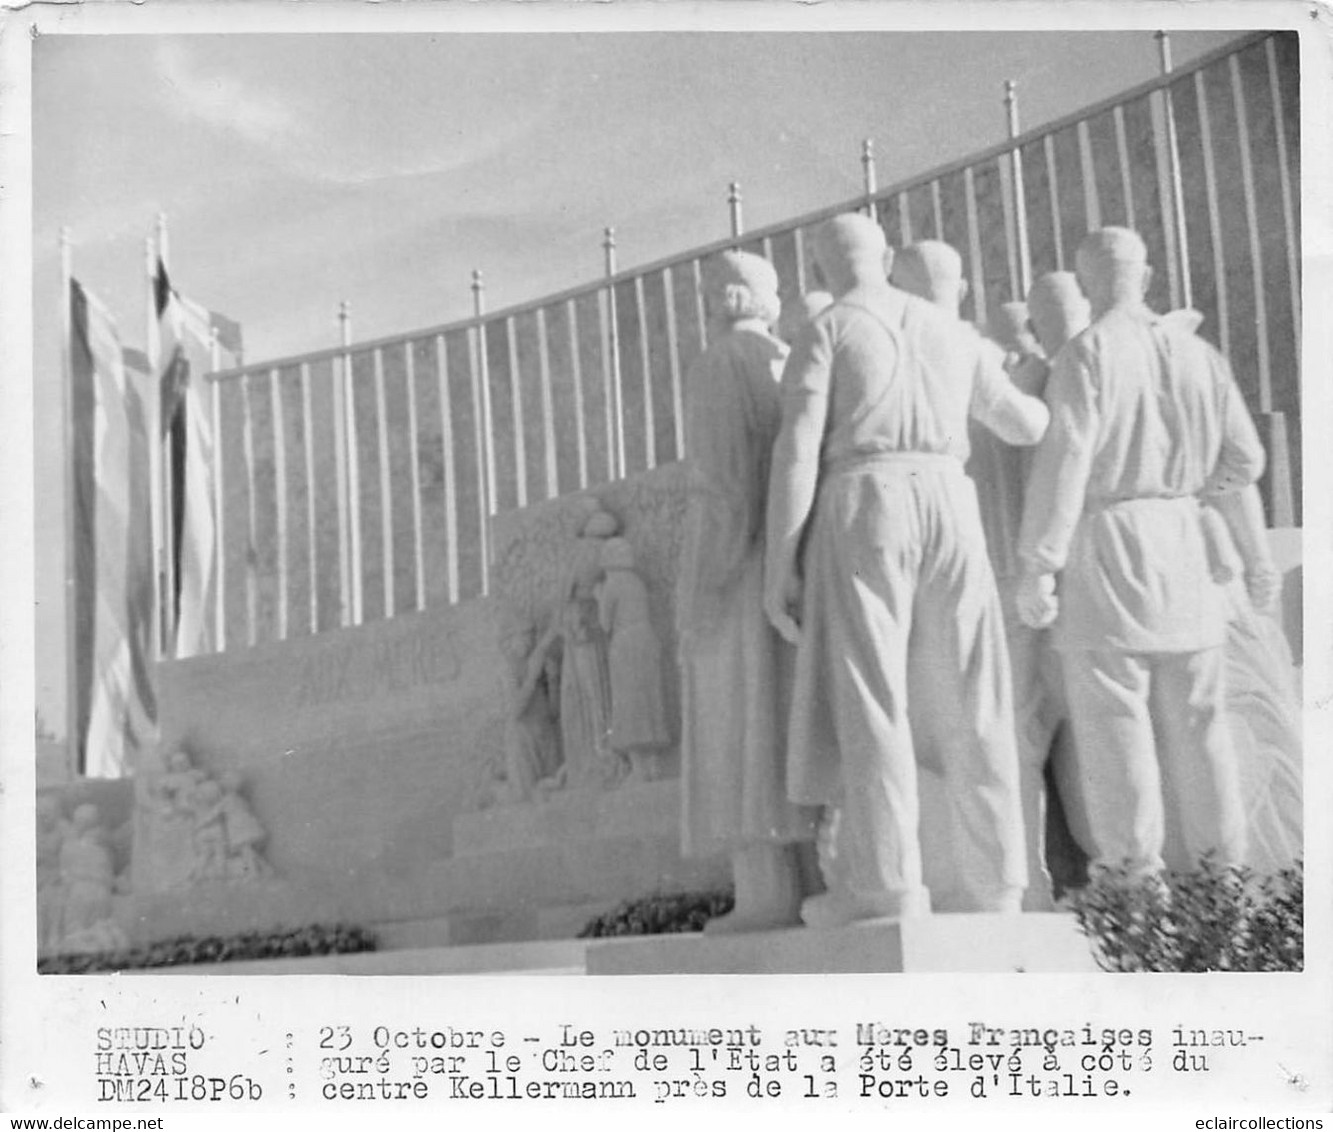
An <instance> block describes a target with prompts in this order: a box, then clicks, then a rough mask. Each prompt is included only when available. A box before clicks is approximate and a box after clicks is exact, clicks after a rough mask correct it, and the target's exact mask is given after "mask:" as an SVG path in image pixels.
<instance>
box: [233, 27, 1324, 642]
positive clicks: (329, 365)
mask: <svg viewBox="0 0 1333 1132" xmlns="http://www.w3.org/2000/svg"><path fill="white" fill-rule="evenodd" d="M1297 52H1298V45H1297V42H1296V37H1295V35H1294V34H1292V33H1277V34H1267V33H1262V34H1259V35H1255V36H1250V37H1247V38H1245V39H1243V40H1240V41H1238V42H1237V43H1233V44H1230V45H1228V46H1227V47H1226V48H1225V49H1223V50H1221V51H1218V52H1214V53H1212V54H1210V55H1207V56H1204V57H1202V58H1200V59H1198V60H1195V61H1194V62H1192V63H1191V64H1190V65H1189V66H1188V67H1184V68H1181V69H1177V70H1171V69H1170V60H1169V54H1168V51H1167V45H1166V43H1165V41H1164V42H1163V67H1164V73H1163V74H1162V75H1161V76H1160V77H1159V78H1157V79H1154V80H1152V81H1150V82H1147V83H1144V84H1142V85H1140V86H1138V87H1135V88H1133V89H1132V90H1129V91H1126V92H1124V93H1122V94H1120V95H1117V96H1116V97H1114V98H1112V99H1108V100H1106V101H1104V102H1102V103H1099V104H1097V105H1095V106H1093V107H1090V108H1088V109H1085V110H1082V111H1079V112H1078V113H1076V114H1071V115H1069V116H1068V117H1065V118H1062V119H1060V120H1058V121H1056V122H1053V123H1049V124H1047V125H1044V126H1042V127H1040V128H1038V129H1034V130H1029V131H1027V132H1019V130H1018V123H1017V105H1016V92H1015V90H1014V88H1013V87H1012V85H1010V86H1009V88H1008V89H1007V90H1006V104H1007V109H1008V112H1009V124H1010V129H1009V136H1008V137H1007V138H1006V139H1005V140H1004V141H1002V142H1000V143H998V144H996V145H994V146H992V147H990V148H988V149H986V150H984V151H982V152H981V153H977V154H973V155H970V156H968V157H967V158H965V159H962V160H959V161H955V162H951V163H950V164H947V165H944V166H941V167H939V168H937V169H934V170H931V171H930V172H928V173H925V174H923V175H921V176H917V177H913V178H910V179H908V180H905V181H901V182H899V183H897V184H894V185H891V186H889V187H887V188H884V189H879V188H878V187H877V185H876V173H875V167H874V155H873V150H872V149H871V147H870V146H869V144H867V146H866V148H865V150H864V151H863V153H862V163H863V165H864V167H865V184H866V190H865V192H864V193H863V194H862V195H860V196H858V197H856V198H853V199H852V200H849V201H844V202H840V203H838V204H836V205H833V206H831V207H829V208H826V209H821V210H820V211H818V212H815V213H811V214H808V215H805V216H802V217H799V218H797V219H795V220H792V221H787V222H784V223H781V224H775V225H770V226H768V227H766V228H762V229H758V230H755V231H750V232H742V230H741V228H742V221H741V200H740V190H739V186H737V185H734V184H733V185H732V186H731V187H730V192H729V205H730V216H731V229H732V231H731V234H730V235H729V236H727V237H725V238H723V239H721V240H718V241H715V242H714V243H712V244H708V245H705V246H703V247H699V248H695V249H693V250H691V251H688V252H685V253H683V254H681V255H677V256H672V257H670V258H668V259H663V260H659V261H657V262H655V263H651V264H649V265H647V266H645V267H637V268H632V269H629V270H619V269H618V268H617V265H616V261H615V240H614V233H613V232H612V231H611V230H610V229H608V230H607V231H606V233H605V238H604V245H603V246H604V250H605V256H606V274H605V276H604V278H602V279H600V280H597V281H594V282H591V283H589V284H587V285H585V286H581V287H576V288H573V289H570V290H568V291H564V292H561V293H559V294H556V295H551V296H547V297H544V298H541V299H538V300H536V301H533V302H530V303H523V304H520V305H517V306H512V307H508V308H505V309H503V310H499V311H495V312H491V313H488V312H485V311H484V309H483V302H482V298H483V291H482V286H481V280H480V275H479V273H477V274H475V275H474V281H473V291H474V296H475V299H476V304H475V313H474V315H473V317H471V318H468V319H464V320H461V321H458V322H454V323H449V324H446V325H442V326H437V327H432V328H428V329H426V330H421V331H416V332H413V333H410V334H402V335H394V336H391V337H386V338H380V339H376V340H373V341H368V342H360V343H355V344H353V343H351V341H350V333H349V329H348V328H349V324H348V322H347V320H346V317H345V314H346V312H345V311H344V319H343V328H344V337H343V343H342V344H341V345H339V346H337V347H333V348H330V349H326V350H319V351H315V352H313V353H309V354H303V355H298V356H293V357H287V358H281V359H278V360H276V361H270V362H265V363H260V364H257V365H250V366H246V367H244V368H241V369H235V370H229V371H224V372H221V373H217V374H214V375H211V377H212V380H213V381H215V382H216V383H217V386H218V395H217V397H216V399H215V405H216V409H217V422H216V435H217V447H218V451H219V462H218V469H217V471H218V475H219V477H220V487H219V491H218V498H219V500H220V502H221V508H220V523H221V527H222V529H221V531H220V532H219V539H218V545H219V547H220V555H221V560H220V562H219V567H220V576H221V579H222V584H221V585H219V587H218V629H219V633H218V637H219V641H223V642H225V647H228V648H234V647H239V646H241V645H242V644H255V643H258V642H261V641H266V640H273V639H283V638H286V637H289V636H293V635H300V634H306V633H312V632H319V631H322V630H325V629H329V628H334V627H337V626H344V625H354V624H360V623H362V622H364V621H371V620H375V619H378V618H382V617H391V616H394V615H396V614H400V613H404V612H410V611H413V610H419V609H424V608H428V607H433V606H436V605H438V604H441V603H451V602H457V601H461V600H465V599H467V598H470V597H474V596H477V595H480V594H484V593H485V592H486V589H487V557H488V542H487V540H488V534H489V519H490V517H491V516H493V515H495V514H498V513H501V512H504V511H508V510H510V509H513V508H521V507H524V506H528V505H530V504H533V503H536V502H538V501H540V500H544V499H550V498H553V497H555V496H558V495H562V494H566V493H569V492H574V491H580V490H583V489H586V488H588V487H592V486H595V485H597V484H600V483H605V482H608V481H611V480H615V479H619V478H622V477H624V476H627V475H632V474H635V473H637V472H640V471H643V470H645V469H648V468H651V467H654V466H656V465H658V464H662V463H666V462H669V461H672V460H675V459H678V458H679V457H680V456H681V455H682V452H683V433H682V428H683V402H684V386H685V375H686V373H687V371H688V369H689V366H690V364H691V362H692V361H693V360H694V358H695V357H696V356H697V355H698V354H699V353H700V351H702V349H703V348H704V347H705V345H706V342H707V333H706V327H705V321H704V312H703V304H702V298H701V291H700V272H701V265H702V264H703V262H704V261H705V260H706V259H707V258H708V257H709V256H710V255H712V254H714V253H716V252H717V251H720V250H722V249H725V248H729V247H737V246H739V247H743V248H745V249H747V250H752V251H755V252H758V253H759V254H762V255H764V256H766V257H767V258H768V259H770V260H771V261H772V262H773V264H774V266H775V267H776V268H777V271H778V275H779V277H780V279H781V281H782V286H783V288H784V291H787V292H792V291H804V290H807V289H809V288H810V287H811V286H812V282H811V279H810V259H809V253H808V248H809V236H810V233H811V232H812V230H813V229H814V228H815V227H816V226H817V225H818V224H819V223H821V222H822V221H823V220H825V219H826V218H828V217H829V216H832V215H836V214H837V213H839V212H844V211H848V210H853V209H860V210H869V211H872V212H873V214H874V215H875V216H876V218H877V219H878V220H879V222H880V223H881V224H882V225H883V227H884V228H885V230H886V232H887V233H888V236H889V240H890V242H891V243H893V244H898V245H901V244H905V243H910V242H911V241H913V240H917V239H922V238H937V239H943V240H946V241H948V242H949V243H951V244H953V245H954V246H955V247H957V248H958V249H959V250H960V251H961V252H962V254H963V257H964V260H965V263H966V270H967V272H968V278H969V282H970V295H969V297H968V299H967V302H966V306H965V310H964V314H965V315H966V316H967V317H968V318H970V319H973V320H975V321H977V322H979V323H982V324H984V323H985V322H986V321H987V319H988V316H989V315H990V314H991V313H992V312H993V311H994V310H995V308H996V307H997V305H998V304H1000V303H1002V302H1006V301H1008V300H1010V299H1015V298H1021V297H1022V296H1023V295H1024V293H1025V291H1026V287H1027V284H1028V282H1029V281H1030V279H1032V278H1033V277H1035V276H1036V275H1039V274H1041V273H1042V272H1044V271H1049V270H1055V269H1068V268H1071V267H1072V260H1073V253H1074V249H1075V247H1076V246H1077V244H1078V241H1079V240H1080V239H1081V237H1082V236H1083V235H1084V234H1085V233H1086V232H1087V231H1088V230H1089V229H1092V228H1096V227H1100V226H1102V225H1106V224H1123V225H1127V226H1129V227H1133V228H1136V229H1137V230H1138V231H1139V232H1140V233H1142V235H1143V237H1144V239H1145V240H1146V242H1147V244H1148V248H1149V252H1150V257H1151V259H1152V262H1153V263H1154V264H1155V265H1157V266H1158V270H1157V271H1156V273H1155V276H1154V280H1153V284H1152V289H1151V292H1150V295H1149V299H1150V302H1151V303H1152V305H1154V306H1155V307H1157V308H1158V309H1167V308H1168V307H1175V306H1181V305H1186V304H1192V305H1193V306H1195V307H1196V308H1197V309H1199V310H1201V311H1202V312H1203V314H1204V315H1205V324H1204V328H1203V333H1204V334H1205V335H1208V336H1210V337H1211V338H1212V339H1213V340H1214V341H1215V342H1216V343H1217V344H1218V345H1219V346H1220V347H1221V348H1222V349H1223V350H1225V351H1226V352H1227V353H1228V355H1229V356H1230V358H1231V361H1232V364H1233V368H1234V369H1235V371H1236V374H1237V378H1238V380H1239V381H1240V383H1241V386H1242V388H1243V390H1244V392H1245V395H1246V397H1247V400H1248V402H1249V405H1250V408H1251V411H1252V412H1253V413H1254V415H1255V417H1256V420H1257V421H1258V422H1259V424H1260V427H1261V431H1262V432H1263V434H1264V436H1265V439H1266V441H1267V443H1268V445H1269V452H1270V464H1271V467H1270V471H1269V473H1268V475H1267V477H1266V479H1265V482H1264V484H1263V488H1264V493H1265V501H1266V504H1267V506H1268V508H1269V519H1270V522H1272V523H1273V524H1274V525H1291V524H1293V523H1298V522H1299V464H1300V459H1299V431H1298V430H1299V406H1300V387H1299V367H1298V344H1299V321H1300V302H1299V299H1300V252H1299V249H1300V242H1299V193H1298V186H1299V165H1298V144H1299V128H1298V127H1299V118H1298V82H1297ZM219 647H222V646H221V645H220V646H219Z"/></svg>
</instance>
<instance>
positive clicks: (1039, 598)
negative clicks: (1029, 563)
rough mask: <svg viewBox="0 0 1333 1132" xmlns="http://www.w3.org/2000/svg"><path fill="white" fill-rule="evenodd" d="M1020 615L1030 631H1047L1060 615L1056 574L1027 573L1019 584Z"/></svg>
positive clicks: (1018, 601) (1018, 603) (1018, 602)
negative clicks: (1056, 594) (1056, 592)
mask: <svg viewBox="0 0 1333 1132" xmlns="http://www.w3.org/2000/svg"><path fill="white" fill-rule="evenodd" d="M1016 601H1017V605H1018V615H1019V617H1021V618H1022V619H1023V624H1024V625H1026V626H1028V628H1030V629H1046V628H1048V627H1049V626H1050V625H1051V624H1052V623H1053V622H1054V621H1055V619H1056V617H1057V616H1058V615H1059V613H1060V599H1059V598H1058V597H1056V596H1055V575H1054V574H1029V573H1025V574H1024V575H1023V577H1022V579H1021V580H1020V581H1019V583H1018V595H1017V598H1016Z"/></svg>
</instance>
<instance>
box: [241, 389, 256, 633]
mask: <svg viewBox="0 0 1333 1132" xmlns="http://www.w3.org/2000/svg"><path fill="white" fill-rule="evenodd" d="M253 378H254V374H253V373H246V374H245V375H244V376H243V377H242V378H241V414H242V417H241V421H242V423H241V449H242V454H243V456H244V458H245V486H246V509H247V512H248V513H247V515H246V520H247V524H248V526H249V530H248V531H247V535H248V545H247V546H246V552H245V620H246V627H245V639H246V644H247V645H249V646H250V647H251V648H253V647H254V645H255V643H256V641H257V640H258V631H259V547H258V545H257V543H258V542H259V509H258V507H257V506H256V504H255V422H254V409H253V406H252V404H251V390H250V386H251V382H252V380H253Z"/></svg>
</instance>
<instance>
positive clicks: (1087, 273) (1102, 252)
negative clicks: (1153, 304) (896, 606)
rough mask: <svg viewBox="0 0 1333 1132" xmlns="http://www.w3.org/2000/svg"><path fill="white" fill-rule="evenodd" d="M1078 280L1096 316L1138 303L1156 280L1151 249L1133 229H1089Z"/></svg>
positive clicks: (1081, 249) (1077, 260) (1081, 251)
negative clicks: (1150, 261)
mask: <svg viewBox="0 0 1333 1132" xmlns="http://www.w3.org/2000/svg"><path fill="white" fill-rule="evenodd" d="M1075 264H1076V267H1077V274H1078V283H1079V286H1080V287H1081V288H1082V289H1083V293H1084V294H1085V295H1087V296H1088V302H1089V304H1090V305H1091V307H1092V316H1093V317H1094V318H1099V317H1100V316H1101V315H1103V314H1105V313H1106V312H1107V311H1108V310H1110V309H1111V308H1112V307H1117V306H1137V305H1139V304H1141V303H1142V302H1143V296H1144V295H1146V294H1147V292H1148V284H1149V283H1150V282H1151V281H1152V268H1151V267H1149V266H1148V249H1147V248H1146V247H1145V246H1144V243H1143V239H1142V238H1141V237H1140V236H1139V234H1138V233H1137V232H1135V231H1134V230H1133V229H1131V228H1116V227H1110V228H1099V229H1097V231H1095V232H1089V233H1088V234H1087V235H1086V236H1085V237H1084V238H1083V242H1082V243H1081V244H1079V246H1078V254H1077V256H1076V257H1075Z"/></svg>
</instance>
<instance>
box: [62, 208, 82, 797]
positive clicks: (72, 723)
mask: <svg viewBox="0 0 1333 1132" xmlns="http://www.w3.org/2000/svg"><path fill="white" fill-rule="evenodd" d="M73 289H74V248H73V241H72V237H71V235H70V231H69V229H68V228H61V229H60V325H61V336H60V368H61V372H62V373H63V374H64V381H63V382H62V390H63V394H64V396H63V409H64V421H63V425H64V432H65V765H66V769H67V770H68V771H69V777H70V778H74V777H75V776H77V775H78V774H79V773H80V771H82V770H83V766H84V759H83V736H82V735H80V734H79V687H78V680H79V661H78V640H79V627H78V624H77V621H76V617H77V614H78V610H77V608H76V594H75V584H74V582H75V576H76V566H75V555H76V553H77V548H76V547H75V545H74V543H75V532H76V530H77V521H76V519H75V515H74V456H75V453H74V390H73V383H74V364H73V349H72V343H71V342H70V335H71V334H72V333H73V331H74V325H73V319H72V318H71V317H70V304H71V302H72V301H73Z"/></svg>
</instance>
